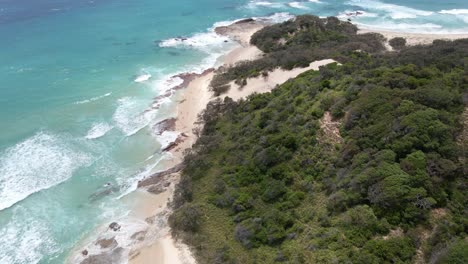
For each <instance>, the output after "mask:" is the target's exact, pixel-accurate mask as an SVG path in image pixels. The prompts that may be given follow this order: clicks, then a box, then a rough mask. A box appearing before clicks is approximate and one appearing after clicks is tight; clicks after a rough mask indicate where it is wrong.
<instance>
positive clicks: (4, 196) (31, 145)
mask: <svg viewBox="0 0 468 264" xmlns="http://www.w3.org/2000/svg"><path fill="white" fill-rule="evenodd" d="M90 161H91V157H90V156H88V155H86V154H84V153H81V152H78V151H76V150H73V149H72V148H71V147H70V146H68V144H67V143H66V142H65V141H64V140H63V139H61V138H59V137H58V136H55V135H50V134H46V133H38V134H36V135H34V136H32V137H30V138H28V139H26V140H24V141H23V142H20V143H18V144H16V145H15V146H13V147H10V148H8V149H6V150H5V151H4V152H3V153H1V154H0V210H3V209H5V208H8V207H10V206H12V205H14V204H15V203H17V202H19V201H21V200H23V199H25V198H26V197H28V196H29V195H31V194H33V193H35V192H39V191H41V190H44V189H48V188H50V187H52V186H55V185H57V184H59V183H61V182H64V181H66V180H67V179H68V178H70V177H71V176H72V175H73V172H74V171H75V170H77V169H78V168H79V167H82V166H86V164H88V163H89V162H90Z"/></svg>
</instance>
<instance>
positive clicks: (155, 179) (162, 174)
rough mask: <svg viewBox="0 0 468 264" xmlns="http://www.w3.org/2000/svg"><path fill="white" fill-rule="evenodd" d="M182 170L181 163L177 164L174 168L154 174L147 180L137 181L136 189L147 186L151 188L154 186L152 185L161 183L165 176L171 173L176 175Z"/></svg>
mask: <svg viewBox="0 0 468 264" xmlns="http://www.w3.org/2000/svg"><path fill="white" fill-rule="evenodd" d="M183 168H184V165H183V163H179V164H177V165H175V166H174V167H172V168H170V169H167V170H165V171H161V172H156V173H154V174H153V175H151V176H149V177H148V178H146V179H144V180H141V181H139V182H138V188H141V187H148V186H151V185H154V184H158V183H160V182H161V180H162V179H163V177H165V176H167V175H170V174H173V173H176V172H179V171H181V170H182V169H183Z"/></svg>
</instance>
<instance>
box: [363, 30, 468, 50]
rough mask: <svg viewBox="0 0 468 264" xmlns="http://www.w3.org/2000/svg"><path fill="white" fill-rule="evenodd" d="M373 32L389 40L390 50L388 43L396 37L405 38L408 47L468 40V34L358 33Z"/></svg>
mask: <svg viewBox="0 0 468 264" xmlns="http://www.w3.org/2000/svg"><path fill="white" fill-rule="evenodd" d="M371 32H375V33H380V34H382V35H383V36H384V37H385V38H386V39H387V43H386V46H387V48H388V49H389V50H392V48H391V47H390V45H389V44H388V41H389V40H390V39H392V38H396V37H402V38H405V39H406V44H407V45H408V46H414V45H428V44H432V42H433V41H434V40H436V39H445V40H454V39H460V38H468V34H424V33H405V32H393V31H385V30H374V29H360V30H359V31H358V34H365V33H371Z"/></svg>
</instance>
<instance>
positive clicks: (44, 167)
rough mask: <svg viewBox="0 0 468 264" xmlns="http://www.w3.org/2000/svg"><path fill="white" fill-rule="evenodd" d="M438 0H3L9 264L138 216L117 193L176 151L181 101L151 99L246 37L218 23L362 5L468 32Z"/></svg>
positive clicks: (3, 176) (423, 24) (61, 254)
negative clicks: (235, 38) (219, 29)
mask: <svg viewBox="0 0 468 264" xmlns="http://www.w3.org/2000/svg"><path fill="white" fill-rule="evenodd" d="M432 2H434V3H429V1H423V0H412V1H403V0H395V1H373V0H349V1H332V0H320V1H296V2H295V1H247V0H197V1H189V0H173V1H162V0H135V1H128V0H127V1H125V0H94V1H90V0H86V1H85V0H0V122H1V124H2V126H1V129H0V245H1V246H0V263H2V264H3V263H7V264H8V263H63V262H64V260H65V259H66V258H67V256H68V254H69V253H70V251H71V250H72V249H73V247H74V246H75V245H76V244H77V243H79V241H81V240H82V239H83V238H85V237H87V236H88V235H89V234H90V233H91V232H92V231H93V229H95V228H96V227H97V226H98V225H100V224H102V223H105V222H106V221H109V220H111V219H113V218H115V217H119V216H121V215H124V214H125V213H126V212H127V211H128V208H126V205H125V204H123V203H119V200H120V199H121V197H123V196H124V195H125V194H127V193H129V192H130V191H132V190H133V189H134V186H135V184H136V182H137V181H138V179H141V178H142V177H145V176H146V175H148V174H149V173H150V172H151V171H154V170H156V169H158V162H160V161H161V160H164V159H166V158H170V157H167V156H165V155H163V154H161V146H162V145H164V144H166V142H167V140H170V139H171V137H173V136H174V135H171V134H164V135H162V136H157V135H154V133H153V131H152V125H154V124H155V123H157V122H158V121H160V120H163V119H164V118H167V117H170V116H174V109H175V103H174V102H173V101H171V100H170V99H166V100H165V101H160V102H157V104H159V105H161V107H160V108H159V109H151V108H152V106H154V104H155V102H154V101H153V98H154V97H156V96H158V95H159V94H163V93H164V92H165V91H167V90H168V88H170V87H171V86H174V85H176V84H178V83H179V82H180V80H179V79H177V78H170V77H171V76H172V75H174V74H176V73H181V72H185V71H197V72H200V71H202V70H203V69H206V68H208V67H211V66H213V64H214V63H215V61H216V58H217V57H218V56H219V55H220V54H222V53H223V52H225V51H227V50H229V49H230V48H232V47H234V46H235V45H236V44H235V43H232V42H231V41H229V42H227V43H226V42H225V40H226V39H224V38H222V37H219V36H216V35H215V34H214V33H213V32H212V27H213V26H214V25H221V24H223V23H220V22H223V21H231V20H234V19H239V18H245V17H252V16H255V17H269V19H270V20H273V21H281V20H283V19H286V18H288V14H302V13H314V14H316V15H320V16H328V15H338V16H340V17H341V18H343V19H346V18H348V15H347V13H350V12H355V11H360V12H361V13H362V14H361V15H360V16H358V17H351V18H352V19H353V21H354V22H357V23H359V24H361V25H362V26H367V27H376V28H379V29H388V30H401V31H410V32H439V33H443V32H445V33H460V32H468V2H467V1H463V0H452V1H432ZM179 36H183V37H187V38H188V40H187V41H185V42H180V41H178V40H177V39H174V38H176V37H179ZM108 183H110V186H111V187H106V184H108ZM96 193H97V194H99V193H104V194H106V195H96Z"/></svg>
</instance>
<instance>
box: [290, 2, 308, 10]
mask: <svg viewBox="0 0 468 264" xmlns="http://www.w3.org/2000/svg"><path fill="white" fill-rule="evenodd" d="M288 6H290V7H292V8H297V9H309V8H308V7H307V6H305V5H303V4H302V3H300V2H291V3H288Z"/></svg>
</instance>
